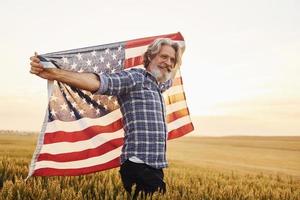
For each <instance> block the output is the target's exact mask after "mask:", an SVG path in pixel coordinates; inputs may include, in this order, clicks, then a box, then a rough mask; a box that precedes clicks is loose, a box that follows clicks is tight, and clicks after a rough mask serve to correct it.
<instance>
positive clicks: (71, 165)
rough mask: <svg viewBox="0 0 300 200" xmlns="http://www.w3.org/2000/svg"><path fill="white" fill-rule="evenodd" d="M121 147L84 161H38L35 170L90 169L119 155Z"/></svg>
mask: <svg viewBox="0 0 300 200" xmlns="http://www.w3.org/2000/svg"><path fill="white" fill-rule="evenodd" d="M121 149H122V147H119V148H116V149H114V150H112V151H109V152H108V153H106V154H103V155H101V156H98V157H93V158H88V159H85V160H78V161H71V162H55V161H39V162H36V166H35V170H37V169H41V168H55V169H79V168H83V167H91V166H95V165H100V164H104V163H106V162H109V161H111V160H113V159H115V158H117V157H118V156H120V154H121Z"/></svg>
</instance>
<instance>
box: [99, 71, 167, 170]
mask: <svg viewBox="0 0 300 200" xmlns="http://www.w3.org/2000/svg"><path fill="white" fill-rule="evenodd" d="M99 77H100V80H101V84H100V88H99V91H98V92H99V93H100V94H105V95H113V96H116V97H117V99H118V102H119V105H120V109H121V112H122V114H123V123H124V131H125V136H124V138H125V141H124V145H123V148H122V154H121V163H123V162H125V161H126V160H127V159H129V158H131V157H133V156H136V157H137V158H139V159H140V160H142V161H143V162H144V163H146V164H147V165H150V166H152V167H154V168H157V169H159V168H164V167H167V161H166V140H167V126H166V121H165V105H164V99H163V97H162V94H161V93H162V92H164V91H165V90H166V89H168V88H169V87H170V86H171V85H172V81H171V80H169V81H167V82H165V83H163V84H158V83H157V81H156V79H155V78H154V77H153V76H152V75H151V74H150V73H149V72H147V71H146V70H144V69H141V68H139V69H130V70H123V71H120V72H117V73H113V74H99Z"/></svg>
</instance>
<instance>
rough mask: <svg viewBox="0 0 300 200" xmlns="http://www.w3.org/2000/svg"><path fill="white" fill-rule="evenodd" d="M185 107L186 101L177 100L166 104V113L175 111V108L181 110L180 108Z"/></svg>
mask: <svg viewBox="0 0 300 200" xmlns="http://www.w3.org/2000/svg"><path fill="white" fill-rule="evenodd" d="M186 107H187V105H186V102H185V101H184V100H183V101H179V102H176V103H173V104H170V105H167V106H166V113H167V115H168V114H170V113H172V112H176V111H177V110H181V109H183V108H186Z"/></svg>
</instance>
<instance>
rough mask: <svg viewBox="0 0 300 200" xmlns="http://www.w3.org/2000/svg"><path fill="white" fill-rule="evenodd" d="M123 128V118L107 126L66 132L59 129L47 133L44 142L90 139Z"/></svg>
mask: <svg viewBox="0 0 300 200" xmlns="http://www.w3.org/2000/svg"><path fill="white" fill-rule="evenodd" d="M121 128H123V123H122V119H118V120H117V121H115V122H113V123H111V124H108V125H106V126H97V125H95V126H90V127H88V128H86V129H84V130H81V131H73V132H65V131H57V132H53V133H45V136H44V144H52V143H56V142H78V141H83V140H88V139H90V138H93V137H95V136H96V135H99V134H101V133H113V132H115V131H117V130H120V129H121Z"/></svg>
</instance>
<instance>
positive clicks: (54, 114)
mask: <svg viewBox="0 0 300 200" xmlns="http://www.w3.org/2000/svg"><path fill="white" fill-rule="evenodd" d="M50 113H51V115H52V116H54V117H56V114H57V112H56V111H55V110H54V109H52V110H51V112H50Z"/></svg>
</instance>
